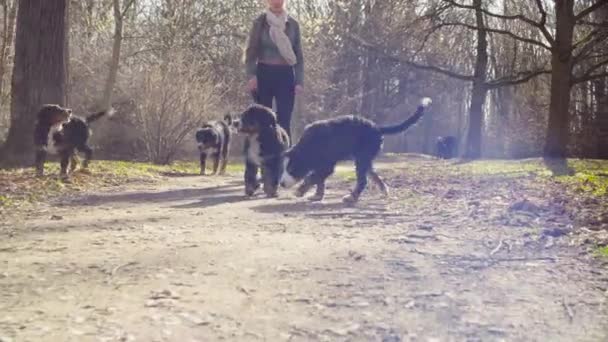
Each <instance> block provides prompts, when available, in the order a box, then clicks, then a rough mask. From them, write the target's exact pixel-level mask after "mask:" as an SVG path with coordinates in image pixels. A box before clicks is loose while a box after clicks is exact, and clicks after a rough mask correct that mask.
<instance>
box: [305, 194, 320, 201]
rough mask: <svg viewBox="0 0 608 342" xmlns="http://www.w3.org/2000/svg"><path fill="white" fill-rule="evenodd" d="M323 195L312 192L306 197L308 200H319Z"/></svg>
mask: <svg viewBox="0 0 608 342" xmlns="http://www.w3.org/2000/svg"><path fill="white" fill-rule="evenodd" d="M323 197H324V196H323V195H320V194H314V195H312V196H310V197H308V200H309V201H311V202H321V201H322V200H323Z"/></svg>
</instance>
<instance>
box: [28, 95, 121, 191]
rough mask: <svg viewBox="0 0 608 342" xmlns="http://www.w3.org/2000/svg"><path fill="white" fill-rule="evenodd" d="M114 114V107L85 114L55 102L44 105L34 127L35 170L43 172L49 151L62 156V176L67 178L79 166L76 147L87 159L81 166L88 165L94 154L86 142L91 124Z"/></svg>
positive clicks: (89, 134) (40, 173)
mask: <svg viewBox="0 0 608 342" xmlns="http://www.w3.org/2000/svg"><path fill="white" fill-rule="evenodd" d="M112 114H114V111H113V110H110V111H102V112H98V113H95V114H91V115H89V116H87V117H86V118H84V119H83V118H80V117H77V116H74V115H72V110H71V109H69V108H64V107H61V106H59V105H56V104H47V105H43V106H42V109H40V111H39V112H38V115H37V120H36V125H35V127H34V145H35V148H36V174H37V175H38V176H43V175H44V163H45V161H46V156H47V153H51V154H58V155H59V156H60V157H61V171H60V177H61V178H62V179H64V180H67V178H68V165H69V166H70V171H74V170H75V169H76V165H77V163H78V159H77V156H76V151H79V152H82V153H84V155H85V159H84V161H83V163H82V168H83V169H85V170H86V169H87V168H88V166H89V162H90V161H91V158H92V156H93V149H91V147H89V146H88V145H87V142H88V140H89V137H90V136H91V134H92V132H91V130H90V128H89V125H90V124H91V123H92V122H94V121H96V120H98V119H100V118H101V117H103V116H105V115H108V116H111V115H112Z"/></svg>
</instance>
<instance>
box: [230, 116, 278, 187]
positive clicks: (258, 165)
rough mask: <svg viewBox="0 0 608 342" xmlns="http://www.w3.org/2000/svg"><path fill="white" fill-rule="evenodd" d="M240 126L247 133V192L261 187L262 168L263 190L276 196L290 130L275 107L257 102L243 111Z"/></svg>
mask: <svg viewBox="0 0 608 342" xmlns="http://www.w3.org/2000/svg"><path fill="white" fill-rule="evenodd" d="M238 129H239V132H240V133H244V134H245V146H244V147H245V194H246V195H247V196H253V195H254V194H255V192H256V190H257V189H258V188H259V187H260V183H259V181H258V178H257V175H258V170H260V169H261V173H262V182H263V184H264V188H263V189H264V193H266V195H267V196H269V197H276V196H277V190H278V185H279V179H280V177H281V173H282V167H283V163H282V161H283V153H284V152H285V151H286V150H287V148H289V137H288V136H287V132H286V131H285V130H284V129H283V128H281V126H279V124H278V123H277V117H276V114H275V113H274V112H273V111H272V109H270V108H267V107H264V106H262V105H257V104H255V105H252V106H250V107H249V108H247V110H245V111H244V112H243V113H242V114H241V115H240V119H239V121H238Z"/></svg>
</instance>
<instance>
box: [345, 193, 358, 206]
mask: <svg viewBox="0 0 608 342" xmlns="http://www.w3.org/2000/svg"><path fill="white" fill-rule="evenodd" d="M342 202H343V203H346V204H355V203H357V197H355V196H354V195H353V194H348V195H346V196H344V197H342Z"/></svg>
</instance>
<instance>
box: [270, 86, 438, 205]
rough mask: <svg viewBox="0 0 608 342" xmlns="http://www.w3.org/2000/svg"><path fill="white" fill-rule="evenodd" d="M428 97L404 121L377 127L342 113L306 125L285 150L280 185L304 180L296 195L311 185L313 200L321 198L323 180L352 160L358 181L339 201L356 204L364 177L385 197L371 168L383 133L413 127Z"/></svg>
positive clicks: (380, 184)
mask: <svg viewBox="0 0 608 342" xmlns="http://www.w3.org/2000/svg"><path fill="white" fill-rule="evenodd" d="M431 102H432V101H431V99H430V98H428V97H427V98H423V99H422V101H421V102H420V105H419V106H418V108H417V109H416V111H415V112H414V114H413V115H412V116H410V117H409V118H408V119H407V120H405V121H403V122H402V123H400V124H398V125H393V126H386V127H379V126H377V125H376V124H375V123H374V122H372V121H371V120H368V119H365V118H361V117H356V116H342V117H337V118H334V119H329V120H322V121H317V122H314V123H312V124H310V125H308V126H307V127H306V128H305V129H304V132H303V133H302V137H301V138H300V141H298V143H297V144H295V145H294V146H293V147H292V148H291V149H289V150H288V151H287V152H286V153H285V158H284V161H283V165H284V170H283V173H282V177H281V182H280V184H281V186H283V187H286V188H288V187H292V186H294V185H296V184H297V183H299V182H300V181H301V180H304V181H303V183H302V184H301V185H300V186H299V187H298V189H297V191H296V196H298V197H301V196H304V195H305V194H306V192H308V191H309V190H310V189H311V188H312V187H313V186H316V187H317V188H316V192H315V194H314V195H313V196H312V197H310V200H312V201H321V200H323V197H324V196H325V180H326V179H327V177H329V176H330V175H331V174H332V173H333V172H334V169H335V167H336V164H337V163H338V162H340V161H343V160H349V159H353V160H354V161H355V167H356V175H357V184H356V186H355V188H354V189H353V190H352V191H351V193H350V194H348V195H347V196H345V197H344V198H343V199H342V200H343V202H345V203H351V204H352V203H355V202H357V201H358V199H359V196H360V195H361V193H362V192H363V190H364V189H365V187H366V186H367V176H370V177H371V180H372V181H373V182H374V183H375V184H376V185H377V186H378V187H379V188H380V190H381V191H382V192H383V193H384V195H385V196H388V194H389V190H388V187H387V185H386V184H385V183H384V181H383V180H382V179H381V178H380V176H378V174H377V173H376V172H375V171H374V167H373V161H374V159H375V158H376V157H377V155H378V153H380V150H381V148H382V144H383V141H384V136H385V135H389V134H398V133H401V132H404V131H405V130H407V129H408V128H409V127H411V126H413V125H414V124H415V123H416V122H418V120H420V118H421V117H422V116H423V115H424V113H425V112H426V109H427V108H428V107H429V106H430V105H431Z"/></svg>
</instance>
